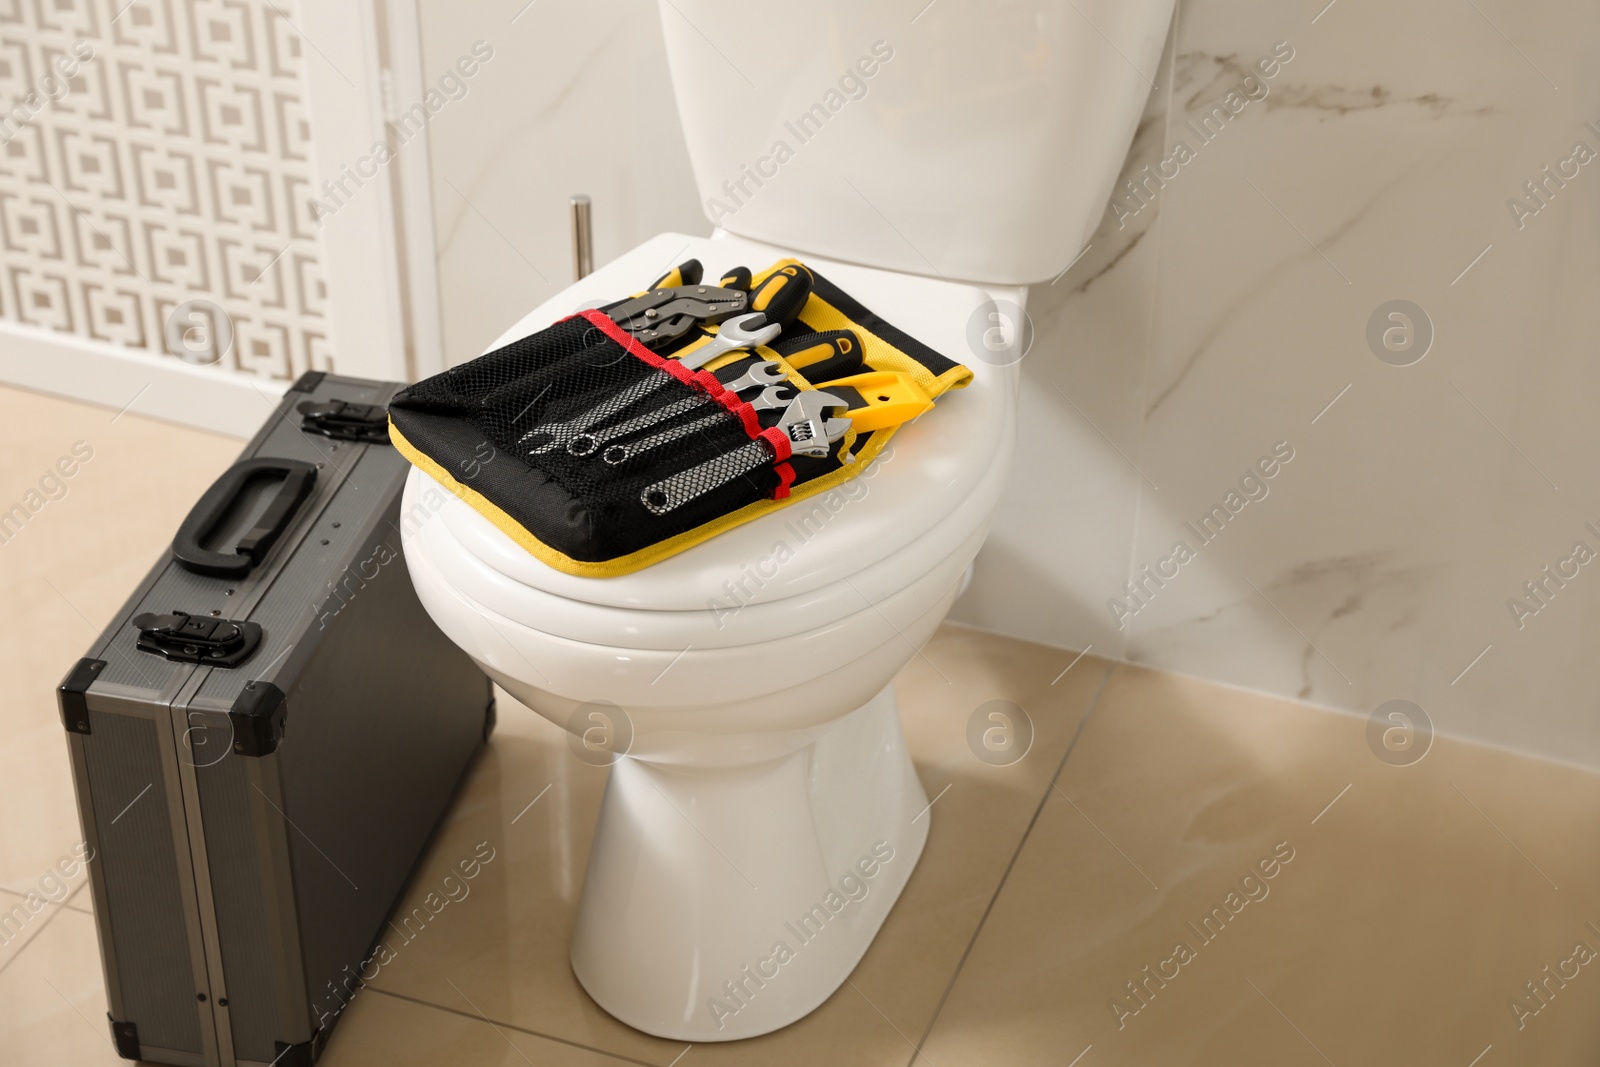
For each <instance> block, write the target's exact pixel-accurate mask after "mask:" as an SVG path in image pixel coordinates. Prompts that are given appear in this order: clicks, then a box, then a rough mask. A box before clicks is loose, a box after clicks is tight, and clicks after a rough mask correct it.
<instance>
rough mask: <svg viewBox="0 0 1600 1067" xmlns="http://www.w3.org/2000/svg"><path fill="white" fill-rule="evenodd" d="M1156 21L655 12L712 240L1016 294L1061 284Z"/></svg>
mask: <svg viewBox="0 0 1600 1067" xmlns="http://www.w3.org/2000/svg"><path fill="white" fill-rule="evenodd" d="M1172 6H1173V0H1033V2H1028V0H985V2H981V3H980V2H974V0H932V2H928V0H894V2H893V3H890V2H887V0H805V2H801V3H797V2H794V0H786V2H782V3H779V2H769V0H744V2H741V3H738V4H731V3H728V2H726V0H660V13H661V22H662V27H663V29H664V31H665V35H666V44H667V57H668V62H669V64H670V66H671V70H672V84H673V89H674V91H675V92H676V94H677V104H678V113H679V115H680V117H681V119H682V122H683V131H684V136H685V138H686V139H687V141H688V147H689V157H690V160H691V162H692V163H693V166H694V173H695V181H696V184H697V185H698V187H699V193H700V197H701V200H702V204H703V207H704V210H705V212H706V215H707V217H708V218H710V219H711V221H712V222H713V223H715V224H716V225H718V226H720V227H722V228H724V229H726V230H729V231H731V232H733V233H737V234H740V235H743V236H745V237H750V238H754V239H756V240H760V241H766V242H770V243H772V244H777V245H780V246H783V247H785V248H792V249H794V250H795V251H797V252H809V253H812V254H816V255H822V256H827V257H829V258H834V259H842V260H846V261H850V262H854V263H861V264H865V265H867V266H873V267H881V268H885V269H889V270H895V271H900V272H906V273H913V274H925V275H930V276H936V277H945V278H950V279H959V280H964V281H973V282H980V283H990V284H1005V285H1022V284H1028V283H1031V282H1038V281H1045V280H1049V279H1051V278H1053V277H1055V276H1056V275H1057V274H1059V273H1060V272H1061V271H1062V270H1063V269H1065V268H1066V266H1067V265H1068V264H1069V263H1071V262H1072V261H1073V259H1074V258H1075V257H1076V256H1077V255H1078V253H1079V252H1080V251H1081V250H1082V249H1083V246H1084V243H1085V242H1086V241H1087V240H1088V238H1089V236H1090V234H1092V233H1093V232H1094V230H1095V228H1096V226H1097V225H1098V224H1099V221H1100V218H1101V215H1102V213H1103V212H1104V210H1105V205H1106V202H1107V200H1108V198H1109V197H1110V194H1111V188H1112V184H1113V183H1114V182H1115V180H1116V177H1117V174H1118V171H1119V170H1120V168H1121V165H1122V161H1123V159H1124V157H1125V156H1126V154H1127V151H1128V145H1129V143H1130V142H1131V141H1132V139H1133V133H1134V129H1135V127H1136V125H1137V124H1138V121H1139V116H1140V114H1141V113H1142V112H1143V110H1144V104H1145V100H1146V99H1147V97H1148V96H1149V94H1150V90H1151V88H1152V83H1153V82H1155V81H1156V80H1158V77H1157V75H1158V70H1157V67H1158V63H1159V60H1160V56H1161V49H1162V44H1163V41H1164V39H1165V37H1166V32H1167V24H1168V21H1169V19H1170V18H1171V15H1172ZM752 266H754V264H752Z"/></svg>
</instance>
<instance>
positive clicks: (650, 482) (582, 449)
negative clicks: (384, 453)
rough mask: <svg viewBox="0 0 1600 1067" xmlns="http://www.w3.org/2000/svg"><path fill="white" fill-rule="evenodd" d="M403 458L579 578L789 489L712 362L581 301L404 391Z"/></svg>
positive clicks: (621, 569)
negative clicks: (579, 308)
mask: <svg viewBox="0 0 1600 1067" xmlns="http://www.w3.org/2000/svg"><path fill="white" fill-rule="evenodd" d="M389 417H390V433H391V437H392V439H393V440H394V442H395V444H396V446H397V447H399V448H400V449H401V451H402V452H404V453H405V454H406V456H407V458H409V459H410V460H411V461H412V463H414V464H416V465H417V466H418V467H420V468H422V469H423V470H424V471H426V472H427V473H428V474H430V475H432V476H433V477H434V478H435V479H436V480H438V481H440V482H441V483H442V484H444V485H445V486H447V487H448V488H450V489H451V490H452V491H454V492H455V493H456V494H457V495H458V496H461V497H462V498H463V499H465V500H466V501H467V502H468V503H469V504H471V505H472V506H473V507H475V508H476V509H477V510H478V511H479V512H480V513H482V514H483V515H485V516H486V517H487V518H489V519H490V520H491V521H492V522H494V523H495V524H496V525H497V526H499V527H500V528H501V529H502V530H504V531H505V532H506V533H507V534H508V535H510V536H511V537H512V538H513V539H514V540H516V541H517V542H518V543H520V544H522V545H523V546H524V547H525V548H527V549H528V550H529V551H530V552H532V553H533V554H534V555H535V556H537V557H538V558H540V559H541V560H543V561H544V562H546V563H549V564H550V565H552V566H554V567H557V568H558V569H560V570H563V571H566V572H568V573H573V574H582V575H590V576H605V575H609V574H620V573H626V572H627V571H630V570H634V569H637V568H638V567H640V566H644V565H645V564H647V563H650V562H653V560H654V559H656V558H659V557H660V556H662V555H668V554H671V552H673V551H677V550H678V548H680V547H683V545H682V542H684V541H692V540H698V539H699V537H700V536H704V535H705V534H704V531H703V529H702V528H704V527H706V526H707V524H714V523H716V522H717V521H718V520H722V519H724V518H726V517H728V516H730V515H732V514H733V513H736V512H739V511H740V510H741V509H744V508H746V507H748V506H749V505H752V504H757V503H759V502H761V501H765V500H769V499H771V498H773V497H774V496H783V495H785V494H786V493H787V489H788V486H789V484H790V483H791V482H792V481H793V479H794V473H793V468H792V467H791V466H790V465H789V463H788V462H787V460H788V458H789V449H788V447H787V445H788V442H787V439H786V438H785V437H784V436H783V435H782V434H781V433H779V432H777V431H771V430H764V429H763V427H762V425H761V420H760V419H759V418H758V417H757V414H756V412H755V411H754V410H753V409H752V408H751V407H750V405H749V404H747V403H744V402H743V401H741V400H740V399H739V397H738V396H737V395H736V394H734V393H730V392H728V391H727V390H725V389H723V388H722V385H721V383H720V382H719V381H718V379H717V378H716V377H715V376H713V375H711V374H710V373H707V372H705V371H690V370H687V369H685V368H683V367H682V366H681V365H680V364H678V362H677V361H675V360H671V359H667V358H664V357H662V356H659V355H657V354H655V353H654V352H651V351H650V350H649V349H647V348H645V347H644V346H643V345H640V344H639V343H638V342H637V341H635V340H634V339H633V338H632V337H630V336H629V335H628V334H627V333H626V332H625V331H623V330H621V329H620V328H619V327H617V326H616V324H614V323H613V322H612V321H611V320H610V319H609V318H607V317H606V316H605V315H604V314H603V313H601V312H599V311H587V312H583V313H581V314H579V315H575V316H573V317H571V318H568V319H564V320H562V321H561V322H558V323H556V324H555V325H553V326H551V327H549V328H548V329H545V330H541V331H539V332H538V333H535V334H531V335H530V336H528V337H524V338H522V339H521V340H518V341H514V342H512V343H511V344H509V345H506V346H504V347H503V348H499V349H497V350H495V351H493V352H490V353H489V354H487V355H485V356H482V357H480V358H478V359H476V360H473V361H471V362H469V363H465V364H462V365H461V366H459V367H455V368H452V369H451V370H448V371H446V372H444V373H443V374H439V375H436V376H434V377H432V378H428V379H426V380H424V381H421V382H418V383H417V384H415V385H413V386H411V387H409V388H407V389H406V390H404V391H403V392H401V393H400V394H399V395H397V396H396V397H395V398H394V400H393V402H392V403H391V405H390V409H389Z"/></svg>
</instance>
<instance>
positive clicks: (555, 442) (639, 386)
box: [518, 371, 673, 456]
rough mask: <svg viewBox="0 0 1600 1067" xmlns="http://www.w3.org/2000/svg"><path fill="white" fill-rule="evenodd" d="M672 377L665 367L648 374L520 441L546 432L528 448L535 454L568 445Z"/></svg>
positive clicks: (542, 427)
mask: <svg viewBox="0 0 1600 1067" xmlns="http://www.w3.org/2000/svg"><path fill="white" fill-rule="evenodd" d="M672 380H673V379H672V376H671V375H669V374H667V373H665V372H664V371H657V372H655V373H653V374H649V375H646V376H645V377H643V378H640V379H639V380H638V381H636V382H634V383H633V384H632V385H630V386H628V387H627V388H625V389H622V390H621V391H619V392H616V393H613V394H612V395H611V396H609V397H607V398H606V399H605V400H602V401H601V402H600V403H598V404H596V405H595V406H594V407H592V408H590V409H589V410H588V411H585V412H584V413H583V414H582V415H579V416H577V417H576V418H572V419H568V420H567V421H566V422H549V423H545V424H544V425H543V426H535V427H534V428H533V429H531V430H529V431H528V432H527V433H525V434H523V435H522V437H521V439H520V440H519V442H518V443H519V444H521V443H525V442H526V441H527V440H528V439H529V438H532V437H538V436H540V435H543V436H544V438H545V440H543V441H541V442H539V443H538V444H536V445H534V446H533V447H532V448H530V449H528V455H530V456H536V455H538V454H539V453H541V452H549V451H551V450H552V449H555V448H558V447H560V446H562V445H565V444H566V443H567V442H569V441H571V440H573V439H574V438H576V437H577V436H578V435H579V434H582V433H583V432H584V431H586V430H588V429H589V427H591V426H595V425H598V424H599V423H602V422H604V421H605V420H606V419H609V418H610V417H611V416H613V415H615V414H617V413H618V412H619V411H622V410H623V409H625V408H627V407H630V406H632V405H633V404H635V403H637V402H638V401H640V400H643V399H644V398H645V397H647V396H649V395H650V394H651V393H653V392H655V391H656V390H657V389H660V388H661V387H662V386H663V385H666V384H667V383H668V382H670V381H672Z"/></svg>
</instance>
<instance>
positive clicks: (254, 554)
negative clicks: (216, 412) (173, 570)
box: [172, 459, 317, 578]
mask: <svg viewBox="0 0 1600 1067" xmlns="http://www.w3.org/2000/svg"><path fill="white" fill-rule="evenodd" d="M272 474H281V475H283V484H282V485H280V486H279V487H278V491H277V493H276V494H275V495H274V496H273V498H272V502H271V503H269V504H268V505H267V509H266V510H265V511H263V512H262V513H261V518H260V519H258V520H256V524H255V526H253V527H251V528H250V529H249V530H247V531H246V532H245V534H244V536H243V537H241V538H239V543H238V544H237V545H236V546H235V547H234V551H232V552H212V551H210V550H209V549H206V548H202V547H201V545H200V542H201V541H203V540H205V538H206V537H207V536H208V535H210V534H211V532H212V531H213V530H215V529H216V527H217V523H219V522H221V521H222V518H223V516H225V515H227V514H228V512H229V511H230V510H231V509H232V508H233V506H234V504H235V503H236V502H237V501H238V499H239V495H240V494H241V493H243V492H244V489H245V486H247V485H248V484H249V483H250V482H252V481H254V480H255V479H257V478H264V477H266V476H268V475H272ZM316 480H317V468H316V466H315V465H313V464H310V463H304V462H302V461H300V460H297V459H246V460H241V461H239V462H238V463H235V464H234V465H233V466H231V467H229V468H228V469H227V470H226V471H224V472H223V473H222V476H221V477H220V478H218V479H217V480H216V481H215V482H212V483H211V488H210V489H207V490H206V491H205V493H204V494H202V495H201V497H200V499H199V500H198V501H197V502H196V503H195V506H194V508H193V509H192V510H191V511H190V512H189V515H188V517H187V518H185V519H184V520H183V525H181V526H179V527H178V534H177V536H176V537H174V538H173V539H172V558H173V559H175V560H176V561H177V562H178V564H179V565H180V566H182V567H183V568H184V569H186V570H190V571H193V572H194V573H195V574H206V575H212V576H215V577H218V578H242V577H244V576H245V575H247V574H249V573H250V569H251V568H252V567H254V566H255V565H256V564H258V563H260V562H261V560H262V558H263V557H264V556H266V554H267V553H268V552H269V551H270V550H271V549H272V546H273V544H274V543H276V541H277V540H278V538H279V537H280V536H281V535H282V534H283V531H284V530H286V529H288V528H289V523H290V522H291V521H293V519H294V514H295V512H296V511H297V510H298V509H299V507H300V504H301V502H303V501H304V500H305V498H306V497H308V496H310V495H311V490H312V487H313V486H314V485H315V484H316Z"/></svg>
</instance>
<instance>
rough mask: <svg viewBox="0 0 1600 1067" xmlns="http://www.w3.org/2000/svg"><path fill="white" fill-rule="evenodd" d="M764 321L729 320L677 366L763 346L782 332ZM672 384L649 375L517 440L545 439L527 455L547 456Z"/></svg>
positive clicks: (666, 377) (693, 366)
mask: <svg viewBox="0 0 1600 1067" xmlns="http://www.w3.org/2000/svg"><path fill="white" fill-rule="evenodd" d="M766 321H767V317H766V316H765V315H763V314H761V313H760V312H759V311H753V312H751V313H750V314H748V315H740V316H738V317H737V318H732V319H729V320H727V321H726V322H724V323H723V324H722V325H721V326H720V327H718V329H717V335H716V336H715V337H713V338H712V339H711V341H710V342H709V343H707V344H706V345H704V346H703V347H701V348H698V349H696V350H695V351H694V352H692V353H690V354H689V355H687V356H685V357H684V358H683V359H682V360H680V361H679V362H681V363H682V364H683V365H684V366H685V367H687V368H688V369H689V370H699V369H700V368H701V367H703V366H705V365H706V364H707V363H710V362H711V361H712V360H713V359H716V358H717V357H718V356H720V355H722V354H723V353H725V352H732V351H734V350H735V349H739V348H747V347H749V346H752V345H764V344H766V343H767V342H768V341H770V340H772V339H773V338H774V337H776V336H778V334H779V332H780V331H781V330H782V329H783V327H782V326H781V325H780V324H778V323H771V324H770V325H762V324H763V323H765V322H766ZM673 380H674V379H673V378H672V376H671V375H670V374H667V373H666V372H665V371H661V372H659V373H656V374H651V375H649V376H647V377H645V378H641V379H640V380H639V381H637V382H634V383H633V384H632V385H630V386H628V387H627V388H626V389H623V390H622V391H621V392H618V393H615V394H613V395H612V396H610V397H608V398H607V399H605V400H603V401H601V402H600V403H599V404H596V405H595V406H594V407H592V408H590V409H589V410H588V411H586V412H584V413H583V414H582V415H579V416H578V417H576V418H573V419H568V420H567V421H566V422H553V423H547V424H546V425H544V426H535V427H534V428H533V429H531V430H529V431H528V432H527V433H525V434H523V435H522V438H521V440H522V441H523V442H526V441H527V440H528V439H529V438H531V437H537V436H539V435H544V436H545V438H546V439H545V440H543V441H541V442H539V443H538V444H537V445H535V446H534V447H532V448H530V449H528V454H529V455H530V456H533V455H538V454H539V453H541V452H549V451H550V450H552V449H554V448H557V447H559V446H562V445H565V444H567V443H568V442H570V441H572V440H574V439H575V438H577V437H578V436H579V435H580V434H582V433H584V432H585V431H587V430H588V429H589V428H590V427H591V426H597V425H599V424H600V423H602V422H604V421H605V420H606V419H609V418H610V417H611V416H613V415H615V414H617V413H618V412H620V411H623V410H624V409H626V408H628V407H630V406H632V405H633V404H635V403H637V402H638V401H640V400H642V399H644V398H645V397H647V396H649V395H650V394H651V393H653V392H655V391H656V390H657V389H660V388H661V387H662V386H664V385H666V384H667V383H668V382H670V381H673Z"/></svg>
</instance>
